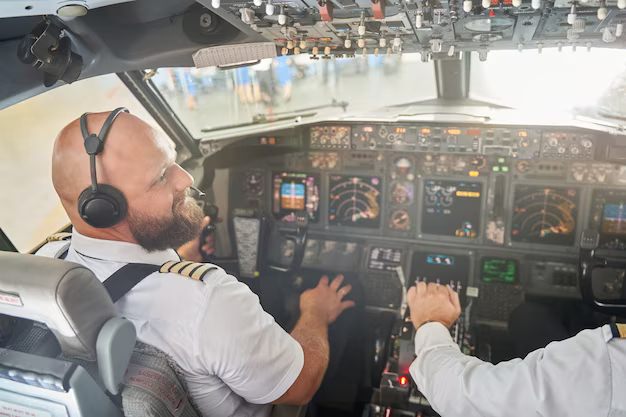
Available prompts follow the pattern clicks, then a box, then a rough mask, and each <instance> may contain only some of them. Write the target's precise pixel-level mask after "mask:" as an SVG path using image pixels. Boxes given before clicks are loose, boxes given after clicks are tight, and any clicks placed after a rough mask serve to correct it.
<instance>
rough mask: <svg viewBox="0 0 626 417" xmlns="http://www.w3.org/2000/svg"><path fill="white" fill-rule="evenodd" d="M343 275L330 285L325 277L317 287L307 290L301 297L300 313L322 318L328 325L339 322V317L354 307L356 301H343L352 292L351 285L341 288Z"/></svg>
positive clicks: (338, 276)
mask: <svg viewBox="0 0 626 417" xmlns="http://www.w3.org/2000/svg"><path fill="white" fill-rule="evenodd" d="M342 282H343V275H337V277H335V279H334V280H333V282H331V283H330V285H328V277H327V276H323V277H322V278H321V279H320V282H319V283H318V284H317V287H315V288H313V289H310V290H306V291H305V292H303V293H302V295H301V296H300V311H301V313H302V314H303V315H304V314H313V315H314V316H315V317H319V318H321V319H322V320H323V321H324V322H325V323H326V324H330V323H332V322H334V321H335V320H337V317H339V315H340V314H341V313H342V312H343V311H344V310H346V309H348V308H350V307H352V306H354V301H342V299H343V297H345V296H346V295H347V294H348V293H349V292H350V290H351V289H352V286H351V285H346V286H344V287H342V286H341V283H342Z"/></svg>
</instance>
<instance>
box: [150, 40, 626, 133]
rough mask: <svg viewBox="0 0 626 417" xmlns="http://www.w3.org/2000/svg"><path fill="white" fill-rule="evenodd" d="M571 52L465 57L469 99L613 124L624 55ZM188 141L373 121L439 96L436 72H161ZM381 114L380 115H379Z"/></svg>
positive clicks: (295, 67) (281, 60)
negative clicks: (335, 120)
mask: <svg viewBox="0 0 626 417" xmlns="http://www.w3.org/2000/svg"><path fill="white" fill-rule="evenodd" d="M578 49H579V50H578V51H577V52H576V53H573V52H572V48H571V47H567V48H563V50H562V51H561V52H559V51H558V50H557V49H556V48H552V49H544V50H543V51H542V54H538V53H537V52H536V51H522V53H519V52H518V51H492V52H491V53H490V54H489V56H488V59H487V60H486V61H485V62H481V61H479V59H478V56H477V54H473V56H472V58H473V59H472V64H471V71H470V89H469V98H471V99H474V100H480V101H484V102H487V103H493V104H495V105H500V106H506V107H510V108H514V109H521V110H532V111H535V112H537V111H539V112H541V113H542V114H543V116H548V117H549V115H550V114H551V113H554V114H557V113H558V114H559V115H563V114H566V115H568V116H574V115H583V116H586V117H590V118H594V119H605V120H610V121H611V123H618V124H619V123H621V121H623V120H624V118H626V100H624V97H625V94H626V91H625V90H626V51H623V50H617V49H594V50H592V51H591V52H587V51H585V50H584V49H585V48H584V47H580V46H579V47H578ZM152 81H153V82H154V84H155V85H156V87H157V88H158V89H159V90H160V92H161V93H162V95H163V96H164V97H165V99H166V100H167V102H168V103H169V105H170V106H171V107H172V109H173V110H174V111H175V112H176V113H177V114H178V116H179V117H180V119H181V120H182V121H183V123H185V125H186V126H187V128H188V129H189V131H190V132H191V134H192V135H193V136H194V137H196V138H198V139H201V138H203V136H205V135H206V134H207V133H209V132H215V131H216V130H225V129H229V128H233V127H241V126H249V125H252V126H254V125H256V124H258V125H263V124H264V123H266V122H268V121H271V120H282V119H284V118H295V117H298V116H300V117H302V119H303V120H304V121H306V119H307V118H310V117H313V116H327V117H332V116H335V115H342V114H346V113H345V112H348V113H351V114H355V113H356V114H361V115H362V114H363V113H365V112H368V113H370V114H371V113H372V112H373V111H374V113H373V114H372V115H374V116H375V115H376V109H382V108H384V107H388V106H398V105H403V104H410V103H415V102H420V101H426V100H430V99H434V98H436V97H437V91H436V82H435V67H434V64H433V63H432V62H429V63H422V62H421V59H420V55H419V54H414V53H406V54H403V55H402V56H401V57H398V56H396V55H393V56H391V57H387V56H385V55H380V56H374V55H368V56H365V57H363V56H356V57H354V58H343V59H330V60H327V59H317V60H312V59H311V58H310V56H309V55H298V56H283V57H278V58H275V59H273V60H270V59H267V60H263V61H262V62H260V63H259V64H257V65H253V66H250V67H242V68H236V69H228V70H220V69H218V68H215V67H211V68H205V69H194V68H163V69H161V70H159V71H158V73H157V74H156V75H155V76H154V77H153V78H152ZM380 115H382V114H380Z"/></svg>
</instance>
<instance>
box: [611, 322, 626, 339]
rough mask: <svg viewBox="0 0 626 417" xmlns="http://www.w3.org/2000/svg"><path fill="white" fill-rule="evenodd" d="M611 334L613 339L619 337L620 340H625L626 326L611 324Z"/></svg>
mask: <svg viewBox="0 0 626 417" xmlns="http://www.w3.org/2000/svg"><path fill="white" fill-rule="evenodd" d="M611 333H613V337H619V338H620V339H626V324H624V323H611Z"/></svg>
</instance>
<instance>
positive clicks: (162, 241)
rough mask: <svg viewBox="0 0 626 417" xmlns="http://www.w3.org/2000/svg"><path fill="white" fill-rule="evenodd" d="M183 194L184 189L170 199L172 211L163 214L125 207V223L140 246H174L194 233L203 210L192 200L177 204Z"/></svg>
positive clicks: (148, 248)
mask: <svg viewBox="0 0 626 417" xmlns="http://www.w3.org/2000/svg"><path fill="white" fill-rule="evenodd" d="M185 197H186V193H185V194H184V195H182V196H181V197H177V198H176V199H175V200H174V203H173V205H172V215H171V216H170V217H167V218H158V217H156V216H153V215H149V214H146V213H139V212H136V211H134V210H132V209H129V211H128V226H129V228H130V231H131V233H132V234H133V237H134V238H135V241H136V242H137V243H138V244H139V245H140V246H141V247H142V248H144V249H145V250H146V251H148V252H156V251H162V250H166V249H178V248H179V247H181V246H182V245H184V244H185V243H187V242H189V241H191V240H193V239H195V238H196V237H198V235H199V234H200V227H201V226H202V219H203V218H204V213H203V212H202V209H201V208H200V206H198V205H197V204H195V203H194V202H186V203H184V204H181V205H179V204H178V203H179V202H180V201H181V199H184V198H185Z"/></svg>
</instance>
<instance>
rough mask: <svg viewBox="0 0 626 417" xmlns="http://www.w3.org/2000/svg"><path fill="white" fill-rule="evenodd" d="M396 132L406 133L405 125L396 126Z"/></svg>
mask: <svg viewBox="0 0 626 417" xmlns="http://www.w3.org/2000/svg"><path fill="white" fill-rule="evenodd" d="M396 133H406V127H396Z"/></svg>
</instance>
